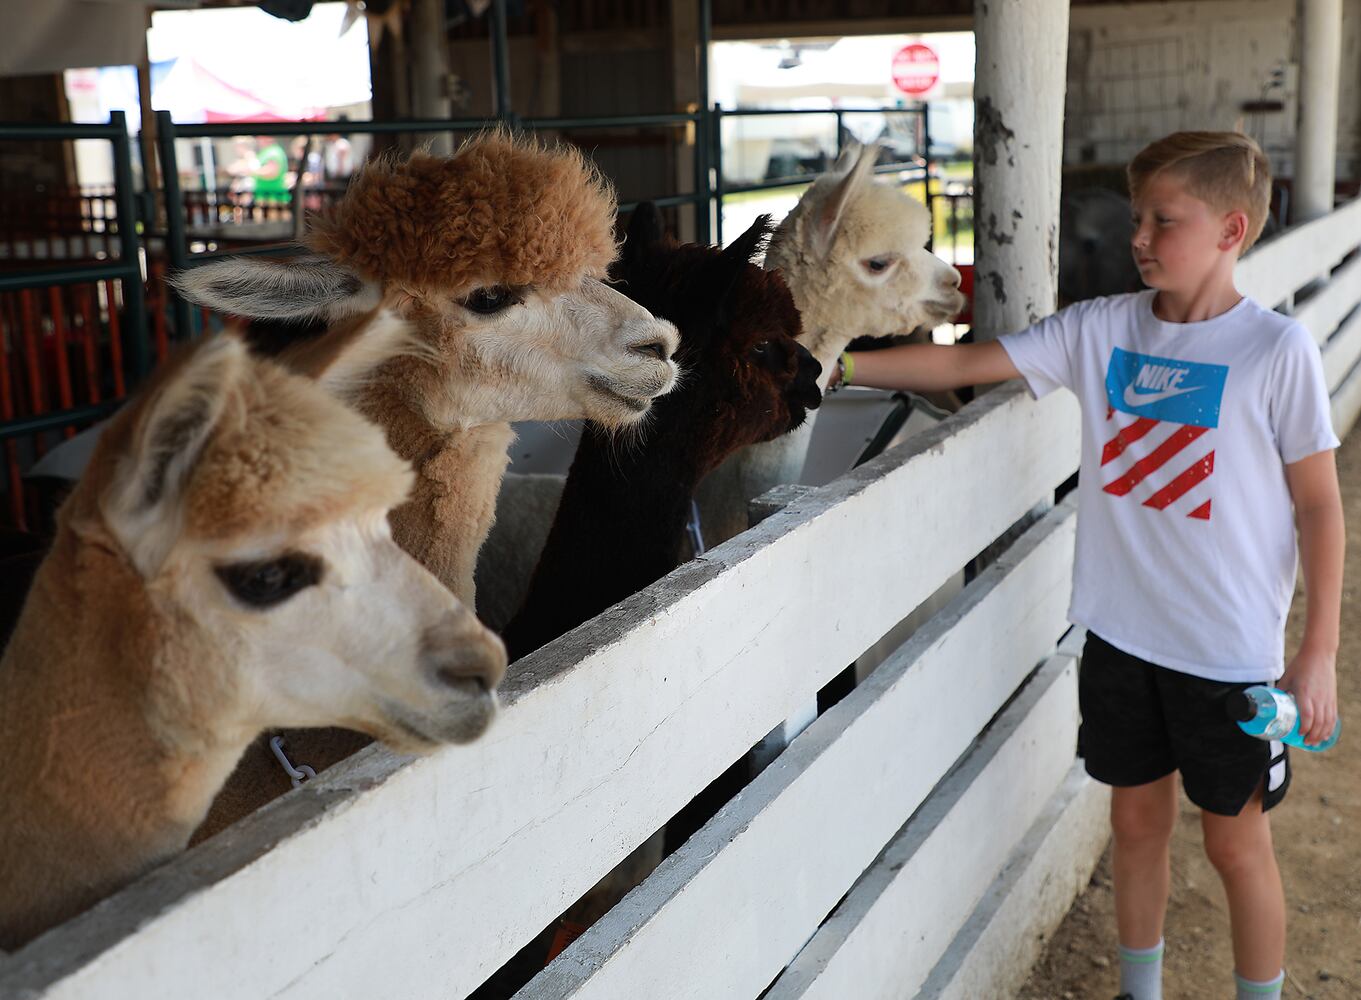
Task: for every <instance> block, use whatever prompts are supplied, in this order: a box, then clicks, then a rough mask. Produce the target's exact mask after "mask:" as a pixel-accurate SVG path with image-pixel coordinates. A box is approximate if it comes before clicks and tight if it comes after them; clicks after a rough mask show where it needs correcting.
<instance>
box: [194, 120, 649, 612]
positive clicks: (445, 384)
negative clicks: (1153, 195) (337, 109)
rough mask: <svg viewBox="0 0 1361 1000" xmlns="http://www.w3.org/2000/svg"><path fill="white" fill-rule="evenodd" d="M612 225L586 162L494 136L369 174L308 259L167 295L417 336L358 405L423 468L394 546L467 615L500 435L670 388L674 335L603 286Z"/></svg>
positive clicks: (632, 407) (643, 406) (642, 407)
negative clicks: (396, 326) (393, 318)
mask: <svg viewBox="0 0 1361 1000" xmlns="http://www.w3.org/2000/svg"><path fill="white" fill-rule="evenodd" d="M613 224H614V198H613V194H612V192H611V189H610V187H609V185H608V184H607V183H606V181H605V180H604V179H603V178H602V177H601V176H600V175H599V173H598V172H597V171H596V170H595V169H594V167H592V166H591V165H590V164H588V163H587V162H586V160H585V159H584V158H583V157H582V156H581V154H580V153H578V152H577V151H575V150H573V149H570V148H565V147H564V148H548V147H545V146H543V145H541V144H539V143H538V142H537V141H535V140H532V139H527V138H523V137H512V136H510V135H509V134H507V133H505V132H491V133H485V134H482V135H479V136H477V137H475V138H473V139H470V140H469V141H468V142H466V143H465V144H464V145H463V146H462V147H460V148H459V150H458V151H457V152H456V153H454V154H453V155H452V156H449V157H435V156H429V155H426V154H423V153H416V154H413V155H412V156H411V157H410V158H409V159H406V160H400V161H399V160H394V159H382V160H378V161H375V162H373V163H370V164H368V165H367V166H366V167H365V168H364V169H363V171H362V172H361V173H360V174H359V175H358V176H357V177H356V178H355V180H354V181H353V182H352V184H351V186H350V189H349V191H348V192H347V193H346V195H345V197H344V198H343V199H341V201H340V202H339V203H338V204H337V205H336V206H335V207H334V208H333V209H332V210H331V212H330V213H329V214H327V215H325V216H323V217H321V218H318V219H316V220H315V221H314V222H313V223H312V228H311V234H310V236H309V237H308V244H309V247H310V249H311V250H313V251H314V252H315V256H311V257H306V258H302V259H300V260H292V261H282V262H277V261H263V260H259V259H251V258H241V259H234V260H228V261H223V262H221V263H219V264H211V265H208V266H205V267H201V268H196V269H194V270H191V271H188V272H185V273H184V274H182V275H180V276H179V277H178V278H177V280H176V284H177V286H178V287H179V288H180V290H181V291H182V292H183V293H184V294H185V295H186V296H188V297H189V298H191V299H193V300H194V301H196V302H200V303H202V304H204V305H208V306H211V307H212V308H215V309H218V310H221V311H223V312H227V313H233V314H236V315H239V316H246V317H251V318H256V319H266V320H291V321H305V320H322V321H326V322H334V321H336V320H338V319H341V318H344V317H345V316H348V315H351V314H353V313H356V312H359V311H363V310H367V309H370V308H373V307H374V306H376V305H378V304H379V303H382V304H384V305H386V306H388V307H389V308H391V309H392V310H393V311H394V312H396V313H397V314H398V315H400V316H403V317H405V318H407V319H409V320H411V321H412V322H413V323H414V324H415V326H416V328H417V332H418V335H419V336H420V338H421V340H422V342H423V344H424V346H425V348H426V350H425V351H424V352H423V353H422V354H420V355H416V356H411V357H406V358H403V359H400V360H398V361H394V362H392V363H391V364H389V365H388V366H386V368H384V370H383V371H382V372H380V373H379V376H378V377H377V378H376V379H375V380H374V381H373V382H372V383H371V384H369V385H367V386H366V387H365V388H364V389H363V390H362V391H361V392H360V393H359V394H358V395H357V397H356V403H357V405H358V406H359V407H360V409H361V410H362V411H363V412H364V413H366V414H367V415H368V416H370V417H372V418H373V419H375V420H376V421H377V422H378V423H379V424H380V425H382V426H383V427H384V428H385V429H386V430H387V432H388V439H389V441H390V443H391V444H392V446H393V447H394V448H395V449H396V451H397V452H398V453H399V454H400V455H402V456H403V457H404V458H407V459H408V460H410V461H411V462H413V463H414V464H415V466H416V474H417V482H416V488H415V490H414V491H413V494H412V499H411V501H410V502H409V503H407V504H406V505H404V506H403V507H401V508H399V509H398V510H397V511H395V512H394V513H393V518H392V525H393V533H394V535H395V537H396V538H397V540H398V542H399V543H400V544H401V545H402V547H403V548H405V549H406V550H407V551H408V552H410V553H411V554H412V555H414V556H416V558H417V559H419V560H420V561H421V562H422V563H423V564H424V565H425V566H426V567H427V568H429V569H430V570H431V571H432V572H434V573H435V575H436V576H438V577H439V578H440V579H441V580H443V581H444V583H445V584H446V585H447V586H449V588H450V589H452V590H453V591H454V593H456V594H457V595H458V596H459V597H460V598H461V599H462V600H464V601H467V602H469V603H472V601H473V597H474V583H473V567H474V565H475V563H476V557H477V550H478V548H479V547H480V546H481V544H482V541H483V539H484V538H485V537H486V533H487V531H488V529H489V528H490V526H491V521H492V518H493V515H494V511H495V501H496V491H497V486H498V485H499V483H500V479H501V476H502V474H503V473H504V471H505V466H506V463H507V454H506V449H507V447H508V446H509V444H510V442H511V440H512V435H511V430H510V421H513V420H558V419H569V418H575V417H586V418H589V419H591V420H593V421H595V422H597V423H600V424H602V425H604V426H607V427H621V426H625V425H628V424H632V423H635V422H636V421H638V420H639V419H641V418H642V416H643V415H644V414H645V413H646V412H647V410H648V408H649V406H650V404H651V400H652V399H653V398H654V397H656V396H658V395H661V394H662V393H664V392H666V391H667V390H668V389H670V388H671V386H672V384H673V382H674V380H675V366H674V365H673V364H672V363H671V361H670V357H671V354H672V353H673V352H674V350H675V347H676V333H675V329H674V328H673V327H672V326H671V324H669V323H664V322H660V321H658V320H655V319H654V318H653V317H652V316H651V315H650V314H649V313H648V312H647V311H646V310H644V309H642V308H641V307H639V306H638V305H636V304H634V303H633V302H631V301H629V300H628V299H627V298H626V297H624V296H623V295H621V294H620V293H618V292H616V291H614V290H613V289H611V288H609V287H607V286H606V285H605V284H604V283H603V282H602V281H601V280H600V279H601V278H603V277H604V276H605V273H606V269H607V267H608V266H609V264H610V262H611V261H612V260H613V259H614V255H615V242H614V236H613ZM294 336H296V333H294V334H290V333H289V331H287V330H284V331H282V333H280V331H278V330H276V331H274V333H273V338H274V339H275V340H276V341H282V342H288V341H290V340H291V339H293V338H294Z"/></svg>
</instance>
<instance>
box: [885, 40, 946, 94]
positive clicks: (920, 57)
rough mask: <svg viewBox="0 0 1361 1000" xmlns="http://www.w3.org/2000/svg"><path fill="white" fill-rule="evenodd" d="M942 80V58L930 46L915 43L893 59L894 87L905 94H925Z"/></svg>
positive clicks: (904, 47)
mask: <svg viewBox="0 0 1361 1000" xmlns="http://www.w3.org/2000/svg"><path fill="white" fill-rule="evenodd" d="M939 79H940V57H939V56H937V55H936V50H935V49H933V48H931V46H929V45H923V44H921V43H920V42H914V43H913V44H911V45H905V46H903V47H902V48H901V49H899V50H898V52H897V54H896V55H894V57H893V85H894V86H895V87H897V88H898V89H899V90H901V91H902V92H903V93H904V94H924V93H926V92H927V91H928V90H930V89H931V88H932V87H934V86H935V85H936V81H937V80H939Z"/></svg>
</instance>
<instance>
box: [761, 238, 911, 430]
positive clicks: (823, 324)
mask: <svg viewBox="0 0 1361 1000" xmlns="http://www.w3.org/2000/svg"><path fill="white" fill-rule="evenodd" d="M804 242H805V241H804V240H802V239H800V238H798V234H797V233H796V234H795V238H794V239H792V240H790V241H788V242H781V243H779V244H778V245H774V244H772V246H771V248H770V251H769V252H768V253H767V254H766V260H765V268H766V269H767V270H771V271H779V272H780V273H781V274H783V275H784V277H785V281H786V283H787V284H788V285H789V291H790V293H791V294H792V295H793V296H794V304H795V305H796V306H798V309H799V318H800V320H801V321H802V324H803V333H802V334H801V335H800V336H799V343H801V344H802V345H803V346H804V347H806V348H808V351H809V353H811V354H812V355H813V357H815V358H817V360H818V363H819V364H820V365H822V375H821V377H819V379H818V388H820V389H825V388H827V380H828V379H829V378H830V377H831V370H832V362H834V361H835V360H836V358H837V355H839V354H840V353H841V352H842V351H844V350H845V349H846V345H847V344H849V343H850V342H851V341H852V340H854V339H855V338H856V337H861V336H882V335H883V334H885V333H889V332H892V331H887V330H870V329H861V328H859V327H857V326H856V325H855V316H856V314H857V312H858V310H857V309H856V301H857V300H858V299H860V298H862V297H864V296H867V295H871V294H873V293H872V292H870V291H869V290H868V289H864V288H858V287H857V288H847V287H845V284H844V277H843V276H842V275H841V274H840V273H839V272H837V271H835V270H833V269H832V268H829V267H828V266H827V265H826V263H825V262H823V261H814V260H812V259H811V258H809V257H808V256H807V255H806V254H805V253H804V252H803V251H802V250H801V249H800V248H801V246H802V244H803V243H804ZM838 279H843V280H842V281H840V282H839V281H838ZM810 416H811V414H810Z"/></svg>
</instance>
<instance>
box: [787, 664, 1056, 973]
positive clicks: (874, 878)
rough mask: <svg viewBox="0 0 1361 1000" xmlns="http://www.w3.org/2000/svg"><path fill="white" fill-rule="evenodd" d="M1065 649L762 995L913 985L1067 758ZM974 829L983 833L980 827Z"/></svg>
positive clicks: (1045, 797) (999, 866)
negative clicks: (1014, 832) (1063, 653)
mask: <svg viewBox="0 0 1361 1000" xmlns="http://www.w3.org/2000/svg"><path fill="white" fill-rule="evenodd" d="M1076 735H1077V684H1076V675H1075V671H1074V661H1073V659H1072V657H1069V656H1065V655H1055V656H1053V657H1051V658H1050V659H1049V660H1048V661H1047V662H1046V663H1045V665H1044V666H1043V667H1042V668H1041V669H1040V671H1039V672H1038V673H1037V674H1036V676H1035V677H1034V678H1032V679H1031V680H1030V681H1029V682H1028V683H1027V684H1026V686H1025V688H1024V689H1023V690H1022V692H1021V694H1020V695H1019V696H1018V697H1017V698H1016V700H1015V701H1014V702H1012V703H1011V704H1010V705H1008V706H1007V708H1006V711H1004V712H1003V713H1002V714H1001V715H1000V716H999V717H998V718H997V719H996V720H995V721H994V722H993V723H992V724H991V725H990V726H989V727H988V729H987V731H986V732H985V733H984V735H983V737H982V739H981V740H980V741H979V743H978V745H977V746H976V747H974V748H973V749H972V750H970V751H969V753H968V755H967V756H966V757H964V759H963V760H961V761H960V763H959V764H958V766H956V767H955V768H954V769H953V770H952V771H951V772H950V774H949V776H948V777H947V778H946V779H945V780H944V781H942V782H941V783H940V785H939V786H938V787H937V788H936V789H935V791H933V792H932V793H931V797H930V798H929V799H927V801H926V802H925V803H924V804H923V805H922V807H921V808H920V809H919V810H917V812H916V813H915V814H914V815H913V816H912V818H911V820H910V821H908V822H907V823H906V824H905V825H904V826H903V827H902V828H901V829H900V830H899V831H898V833H897V834H896V835H895V836H894V837H893V839H892V840H891V841H890V843H889V845H888V847H886V848H885V849H884V851H883V853H882V854H880V856H879V857H878V858H877V859H876V860H875V862H874V864H873V865H871V866H870V867H869V868H868V869H867V870H866V872H865V874H864V875H862V876H861V878H860V880H859V881H858V882H857V883H856V884H855V887H854V888H853V889H852V890H851V892H850V893H849V894H848V895H847V897H846V899H845V900H844V901H843V902H842V903H841V905H839V906H838V907H837V908H836V911H835V912H834V913H833V914H832V915H831V916H830V917H829V918H828V919H827V922H826V923H824V924H823V925H822V927H821V928H820V929H819V930H818V933H817V935H816V936H815V937H814V938H813V940H812V941H811V942H810V943H809V944H808V945H807V946H806V947H805V948H804V949H803V950H802V951H801V952H799V954H798V956H797V957H796V958H795V960H794V961H793V962H792V963H791V964H790V965H789V967H788V968H787V969H786V970H785V971H784V972H783V973H782V974H781V975H780V977H779V979H777V980H776V981H775V984H774V985H773V986H772V987H771V989H770V991H769V992H768V993H767V994H766V997H765V1000H815V998H819V1000H843V998H846V997H855V998H856V1000H873V998H877V997H884V998H890V997H903V996H911V995H912V994H913V993H915V992H916V991H917V990H918V989H919V988H920V987H921V985H922V983H923V982H925V980H926V977H927V975H928V974H929V973H930V971H931V969H932V967H933V966H934V965H935V964H936V962H937V960H938V959H939V958H940V956H941V955H942V953H944V951H945V949H946V948H947V947H948V946H949V944H950V942H951V941H952V939H953V938H954V936H955V933H956V931H957V930H958V929H959V928H960V927H961V926H962V925H963V923H964V921H965V919H966V918H967V917H968V916H969V914H970V912H972V910H973V908H974V905H975V904H976V903H977V902H978V900H979V899H981V898H982V897H983V894H984V892H985V891H986V890H987V888H988V886H989V885H990V884H991V883H992V881H993V879H994V877H995V876H996V875H997V873H998V872H999V871H1001V869H1002V867H1003V865H1004V864H1005V863H1006V861H1007V859H1008V857H1009V856H1010V854H1011V851H1012V849H1013V847H1014V846H1015V836H1014V834H1012V832H1013V831H1020V830H1026V829H1029V828H1030V826H1031V824H1033V823H1034V822H1035V820H1036V818H1037V817H1038V816H1039V814H1040V811H1041V809H1042V808H1043V807H1044V805H1045V804H1046V803H1047V802H1048V800H1049V798H1050V796H1051V795H1052V794H1053V792H1054V791H1055V789H1057V788H1058V787H1059V785H1060V784H1061V783H1062V781H1063V779H1064V778H1065V776H1066V775H1067V774H1068V772H1069V770H1070V769H1071V767H1072V763H1073V741H1074V739H1075V738H1076ZM980 834H981V835H980Z"/></svg>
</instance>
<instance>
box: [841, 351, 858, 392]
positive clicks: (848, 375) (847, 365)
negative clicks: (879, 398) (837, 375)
mask: <svg viewBox="0 0 1361 1000" xmlns="http://www.w3.org/2000/svg"><path fill="white" fill-rule="evenodd" d="M853 378H855V359H854V358H852V357H851V352H850V351H842V352H841V384H842V385H850V384H851V379H853Z"/></svg>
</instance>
